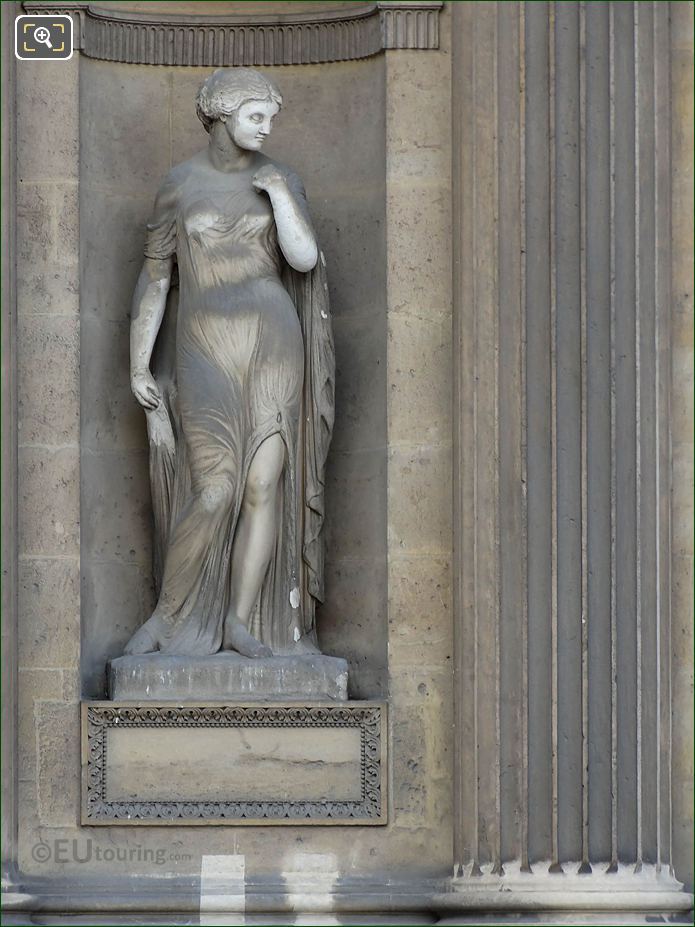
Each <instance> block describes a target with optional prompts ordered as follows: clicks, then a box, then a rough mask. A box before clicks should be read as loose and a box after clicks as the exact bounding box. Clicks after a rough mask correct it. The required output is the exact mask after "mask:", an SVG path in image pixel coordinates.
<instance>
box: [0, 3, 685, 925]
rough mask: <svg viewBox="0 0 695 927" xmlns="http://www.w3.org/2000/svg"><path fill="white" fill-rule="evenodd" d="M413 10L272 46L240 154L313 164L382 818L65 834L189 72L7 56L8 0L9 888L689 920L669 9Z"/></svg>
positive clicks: (332, 543) (112, 600)
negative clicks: (257, 134)
mask: <svg viewBox="0 0 695 927" xmlns="http://www.w3.org/2000/svg"><path fill="white" fill-rule="evenodd" d="M28 6H31V7H32V8H33V4H28ZM118 6H119V8H123V9H125V10H129V11H130V13H132V14H133V15H135V14H142V15H145V14H147V15H154V16H156V15H160V14H161V15H164V13H166V14H167V15H168V14H169V13H172V12H174V13H176V14H177V15H181V16H185V15H189V14H190V13H192V12H194V13H196V14H197V13H201V14H206V13H211V12H214V13H215V15H219V16H220V17H223V18H224V17H225V16H234V15H238V14H239V10H240V5H239V4H236V3H222V4H205V3H203V4H201V3H188V2H186V3H171V4H152V3H128V2H126V0H122V2H119V4H118ZM291 6H292V9H293V10H294V11H295V12H296V13H297V14H298V15H302V16H304V15H307V16H313V15H318V11H319V8H321V7H322V6H323V4H322V3H300V4H292V5H291ZM382 6H383V7H384V9H385V11H386V12H385V13H384V15H386V13H388V14H389V15H391V14H392V13H393V11H394V9H395V7H397V6H398V4H395V5H394V4H390V3H386V4H382ZM414 6H415V5H413V7H411V8H410V11H411V12H412V10H413V9H414ZM421 6H422V8H423V10H424V14H423V15H424V16H425V17H429V18H426V19H420V20H417V21H416V20H415V19H413V18H411V19H408V20H406V19H401V20H400V21H399V22H400V23H401V26H400V27H398V28H395V27H394V28H393V29H391V27H390V26H389V27H388V28H386V26H384V29H383V31H382V32H381V33H380V35H381V41H382V51H380V52H378V53H377V51H376V49H371V47H370V49H368V54H367V53H365V57H362V58H360V57H359V55H357V57H356V58H355V60H350V61H346V60H340V61H325V62H324V63H313V64H310V63H308V64H292V65H285V66H267V67H266V68H264V69H265V70H267V71H268V72H270V73H272V74H273V76H274V77H275V78H276V80H277V81H278V83H279V85H280V86H281V89H282V90H283V93H284V97H285V107H284V110H283V112H282V114H281V116H280V117H279V118H278V120H277V127H276V131H275V133H274V135H273V137H272V139H271V141H270V144H269V148H268V152H269V154H271V155H273V156H275V157H277V158H278V159H280V160H282V161H284V162H286V163H288V164H290V165H292V166H293V167H295V168H296V169H297V170H298V172H299V173H300V175H301V176H302V177H303V179H304V181H305V184H306V187H307V192H308V195H309V201H310V205H311V209H312V214H313V216H314V220H315V223H316V226H317V229H318V232H319V236H320V239H321V244H322V246H323V248H324V250H325V253H326V258H327V263H328V269H329V280H330V287H331V300H332V308H333V314H334V331H335V338H336V354H337V418H336V431H335V438H334V441H333V445H332V449H331V453H330V457H329V463H328V471H327V479H328V487H327V504H328V515H327V523H326V542H327V601H326V604H325V605H324V606H323V608H322V609H321V610H320V612H319V615H318V627H319V636H320V640H321V643H322V646H323V648H324V649H325V650H326V651H327V652H329V653H335V654H340V655H345V656H347V657H348V658H349V660H350V669H351V686H352V694H353V695H354V696H359V697H362V698H370V697H386V698H388V701H389V727H390V731H389V757H390V761H389V770H388V779H389V798H388V803H389V807H388V812H389V821H388V824H387V825H386V826H383V827H370V828H361V827H354V826H353V827H350V828H343V827H339V826H338V827H328V826H311V827H301V826H293V825H292V826H286V827H283V828H268V827H256V826H251V827H229V826H221V827H219V826H205V827H198V828H191V827H188V828H184V827H180V826H177V825H172V826H168V827H166V828H164V827H156V828H152V827H139V828H136V827H130V826H121V827H118V828H109V827H100V828H89V827H81V826H80V824H79V823H78V822H79V820H80V813H79V798H80V787H79V768H80V743H79V702H80V699H81V698H82V697H88V698H94V697H99V696H101V695H102V694H103V686H104V678H103V667H104V663H105V661H106V660H107V659H108V658H109V657H111V656H113V655H115V654H117V653H118V652H119V650H120V648H121V647H122V644H123V642H124V641H125V640H126V639H127V638H128V636H129V635H130V633H131V632H132V630H133V629H134V628H135V627H136V626H137V625H139V624H140V623H141V621H142V620H143V619H144V618H145V617H146V616H147V613H148V610H149V609H150V607H151V605H152V595H153V593H152V586H151V579H150V572H149V569H150V567H149V565H150V556H151V536H150V532H151V521H150V520H151V513H150V506H149V490H148V479H147V451H146V437H145V430H144V421H143V416H142V414H141V411H140V410H139V409H138V407H137V406H136V404H135V402H134V400H133V399H132V397H131V395H130V390H129V384H128V325H129V312H130V301H131V298H132V290H133V286H134V283H135V279H136V277H137V274H138V271H139V265H140V260H141V252H142V241H143V233H144V223H145V222H146V220H147V216H148V213H149V210H150V207H151V203H152V200H153V197H154V194H155V191H156V189H157V186H158V184H159V182H160V180H161V178H162V177H163V175H164V174H165V173H166V172H167V171H168V169H169V167H170V166H171V165H172V164H174V163H177V162H179V161H181V160H183V159H185V158H186V157H188V156H190V154H192V153H193V152H194V151H196V150H197V149H198V148H200V147H202V145H204V143H205V135H204V133H203V130H202V128H201V126H200V125H199V123H198V121H197V119H196V116H195V112H194V108H193V102H192V101H193V95H194V92H195V89H196V88H197V86H198V84H199V83H200V80H201V79H202V77H203V76H204V75H205V74H206V73H207V72H208V70H209V68H207V67H198V66H195V67H193V66H188V65H185V66H184V65H177V66H174V65H154V64H137V63H126V62H117V61H106V60H101V59H99V58H98V57H93V56H92V55H91V54H90V55H88V54H87V53H86V51H85V50H84V49H83V50H82V51H80V50H78V51H77V52H76V53H75V55H74V57H73V59H72V60H71V61H68V62H61V63H38V62H36V63H35V64H34V65H33V66H32V67H31V68H30V67H28V66H27V67H24V66H23V65H21V64H20V63H17V62H15V60H14V58H13V56H12V49H11V41H12V20H13V17H14V15H15V14H16V13H18V12H21V9H20V6H19V4H15V3H3V4H2V15H3V17H4V18H3V26H4V28H3V42H4V43H5V46H4V51H5V52H6V54H4V55H3V65H2V66H3V84H4V87H5V93H7V92H8V90H7V88H8V87H15V88H16V93H15V95H14V96H13V97H12V99H11V104H12V105H11V106H9V107H8V110H9V118H7V119H3V122H2V132H3V135H2V144H3V158H4V163H5V164H6V165H7V166H8V170H7V171H6V172H5V174H4V177H3V184H4V186H3V230H4V231H5V232H6V234H5V235H3V254H2V259H3V287H4V290H3V296H4V301H3V302H4V306H5V307H6V310H5V312H4V314H3V318H2V323H3V358H2V359H3V417H2V427H3V479H4V480H5V485H6V486H9V487H10V489H11V492H10V493H9V504H8V505H6V506H3V545H4V546H3V550H4V551H5V552H7V556H6V557H4V564H5V566H4V570H5V582H4V586H3V619H4V621H5V625H4V630H3V660H4V666H6V667H7V668H8V671H7V672H6V673H4V674H3V684H4V686H5V690H4V691H5V697H4V699H3V712H4V713H5V714H4V717H5V719H6V722H7V723H6V724H5V726H4V730H3V737H4V738H6V739H7V742H8V748H9V749H8V750H6V751H5V756H4V758H3V762H4V763H5V764H6V766H5V767H4V776H3V783H4V787H5V789H6V790H7V794H8V801H6V802H5V807H6V808H7V809H10V810H9V812H8V813H7V814H6V817H5V821H4V826H5V828H6V840H5V846H6V848H7V852H8V857H9V862H8V865H7V872H8V876H9V883H10V887H11V888H10V890H11V892H13V893H14V894H12V895H11V896H9V898H8V903H10V904H15V906H16V907H18V908H19V909H21V910H23V911H43V912H51V911H53V912H59V913H64V912H66V911H71V912H74V911H82V912H87V914H88V915H89V914H92V913H93V912H94V911H98V910H102V911H103V910H107V911H112V912H121V913H123V912H128V911H130V912H131V913H132V916H134V917H140V918H142V917H143V912H145V911H148V912H150V913H152V914H153V913H154V912H160V914H161V913H162V912H165V913H164V915H163V916H168V915H167V913H166V912H171V911H175V912H178V913H177V915H176V917H178V919H179V920H181V921H184V920H186V919H188V920H189V921H190V919H194V920H195V921H196V922H197V921H198V920H199V921H200V923H206V922H210V923H212V922H214V920H215V917H217V918H218V920H219V918H220V916H222V917H224V918H227V919H226V920H225V922H231V921H230V920H229V917H230V915H229V914H227V915H219V911H220V910H222V911H227V912H230V911H231V912H239V911H244V910H245V911H247V912H257V913H258V912H260V913H265V914H268V913H269V912H271V911H275V912H284V913H283V914H282V916H284V917H286V918H290V919H291V918H293V917H294V916H295V913H294V912H297V911H303V912H307V911H313V912H320V911H323V912H326V911H328V912H336V911H342V912H351V914H350V916H357V913H356V912H362V913H364V912H367V914H368V916H370V915H372V914H373V912H380V913H382V914H383V913H385V912H391V913H390V916H389V921H390V922H395V918H396V917H397V914H396V913H395V912H405V916H406V917H408V918H410V920H409V921H408V922H413V919H415V920H417V922H418V923H435V922H437V921H438V918H439V917H440V916H441V915H442V914H445V912H447V911H449V912H451V911H453V912H461V911H468V912H470V911H471V910H486V911H488V910H491V909H495V910H498V909H500V908H504V909H506V910H509V911H514V912H518V911H520V910H524V909H526V910H527V909H534V910H535V909H538V908H539V907H541V908H546V909H547V908H550V909H553V910H557V909H558V908H564V909H566V910H567V909H569V910H576V909H579V908H587V907H589V908H591V909H592V910H593V909H595V908H597V907H598V908H600V909H602V910H608V909H616V908H619V909H620V908H623V909H625V908H627V909H629V910H632V911H635V910H640V911H647V910H652V911H657V912H663V911H666V910H678V909H680V908H683V907H684V906H687V904H688V903H689V902H688V899H687V897H685V896H683V895H682V894H681V893H679V892H678V890H677V889H678V886H677V884H676V883H675V881H674V879H673V875H674V873H675V876H676V877H678V878H680V879H681V880H683V881H685V882H686V883H687V885H688V886H690V887H691V886H692V859H691V853H690V847H691V845H692V731H691V724H690V723H689V722H690V721H691V719H692V647H691V646H690V644H691V641H692V589H691V586H692V582H691V578H692V503H691V484H692V416H691V415H690V413H689V412H688V410H689V409H690V405H689V403H691V402H692V398H691V393H692V390H691V381H692V291H691V287H690V282H691V278H692V247H691V242H692V211H691V209H690V202H691V196H692V164H691V162H692V132H691V131H690V129H687V131H686V127H688V126H691V124H692V81H691V59H692V7H691V5H690V4H689V3H686V2H680V0H676V2H674V3H670V4H668V5H666V4H663V3H658V2H657V3H653V4H651V3H636V4H625V3H622V4H620V3H614V4H599V3H588V4H579V3H561V4H560V3H558V4H556V3H548V4H546V3H542V4H541V3H530V4H524V3H492V2H489V3H488V2H486V3H456V4H445V5H444V7H443V9H442V10H441V12H440V13H438V14H436V15H438V23H439V39H438V41H435V40H434V38H433V36H434V32H433V31H432V22H433V20H432V18H431V14H432V12H433V10H434V11H435V13H436V8H437V4H436V3H435V4H428V3H423V4H421ZM339 7H340V8H341V9H343V8H345V9H347V8H350V9H358V8H359V9H363V12H364V9H365V8H364V5H363V4H361V3H357V4H355V3H352V4H348V3H345V4H342V3H341V4H336V5H334V7H333V10H334V11H335V10H337V9H338V8H339ZM61 8H65V9H68V8H70V9H72V11H73V14H74V16H75V20H76V22H77V21H78V20H79V21H81V22H83V20H84V15H85V9H86V7H85V4H84V3H77V4H63V5H62V7H61ZM163 8H166V9H163ZM288 8H289V7H288V4H286V3H272V4H265V3H264V4H260V3H258V4H257V3H251V4H244V7H243V9H244V11H245V15H247V16H252V15H255V14H257V13H259V12H271V11H272V12H273V13H286V12H287V10H288ZM370 9H371V8H370ZM375 13H376V14H377V15H378V10H377V9H376V8H374V9H373V10H371V12H368V15H369V16H372V15H373V14H375ZM365 15H366V14H365ZM423 22H424V23H425V24H426V28H424V29H423V28H422V23H423ZM401 27H402V28H401ZM370 35H372V39H373V34H372V33H370ZM78 36H79V37H81V38H84V34H83V33H82V32H80V31H79V30H78ZM370 41H371V39H370ZM383 48H385V49H386V50H383ZM636 100H637V101H638V103H639V106H636V105H635V101H636ZM15 155H16V158H15ZM657 562H658V569H657ZM587 619H588V621H587ZM13 748H15V749H14V750H13ZM616 780H617V785H618V786H619V788H617V789H616V788H615V786H616ZM55 841H65V843H64V844H60V846H61V847H68V850H67V851H62V855H61V854H60V853H59V852H57V850H56V848H57V846H58V844H56V842H55ZM73 841H75V843H74V844H73ZM37 846H41V847H43V846H47V847H48V850H49V856H48V857H46V856H45V855H42V853H43V851H40V852H38V853H37V851H36V847H37ZM73 846H74V847H75V848H76V852H77V856H76V855H75V851H74V850H73V849H71V848H72V847H73ZM107 851H108V854H107ZM105 854H106V855H105ZM162 854H164V856H162ZM87 855H88V857H89V858H88V859H85V857H86V856H87ZM590 871H591V878H587V877H588V876H589V872H590ZM561 873H563V874H562V875H561ZM452 874H453V876H454V878H453V879H452V878H451V876H452ZM215 909H216V910H217V912H218V913H215ZM111 916H112V917H116V916H118V915H117V914H112V915H111ZM324 916H325V915H324ZM331 916H333V915H331ZM17 917H18V918H19V920H17V923H24V922H25V921H24V920H22V918H26V917H28V915H25V914H19V915H17Z"/></svg>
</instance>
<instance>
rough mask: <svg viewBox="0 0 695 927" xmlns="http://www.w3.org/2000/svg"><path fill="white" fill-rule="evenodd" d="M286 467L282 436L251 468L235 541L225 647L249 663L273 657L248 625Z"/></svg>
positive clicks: (273, 439)
mask: <svg viewBox="0 0 695 927" xmlns="http://www.w3.org/2000/svg"><path fill="white" fill-rule="evenodd" d="M284 463H285V443H284V441H283V440H282V438H281V436H280V435H279V434H275V435H271V436H270V437H269V438H267V439H266V440H265V441H264V442H263V443H262V444H261V446H260V447H259V448H258V450H257V451H256V453H255V455H254V458H253V461H252V462H251V466H250V468H249V474H248V477H247V480H246V488H245V490H244V499H243V501H242V505H241V512H240V513H239V519H238V521H237V526H236V532H235V535H234V544H233V547H232V571H231V573H232V579H231V600H230V606H229V614H228V615H227V619H226V621H225V627H224V641H223V644H222V646H223V647H224V648H225V649H227V650H229V649H232V650H236V651H238V652H239V653H241V654H244V656H247V657H269V656H272V651H271V650H270V648H269V647H266V646H265V645H264V644H261V643H260V641H257V640H256V638H255V637H253V636H252V635H251V634H249V632H248V625H249V619H250V617H251V610H252V609H253V607H254V605H255V603H256V599H257V598H258V593H259V592H260V589H261V584H262V582H263V578H264V577H265V574H266V571H267V569H268V564H269V563H270V558H271V555H272V553H273V548H274V546H275V541H276V519H275V508H276V501H277V493H278V487H279V484H280V477H281V475H282V468H283V466H284Z"/></svg>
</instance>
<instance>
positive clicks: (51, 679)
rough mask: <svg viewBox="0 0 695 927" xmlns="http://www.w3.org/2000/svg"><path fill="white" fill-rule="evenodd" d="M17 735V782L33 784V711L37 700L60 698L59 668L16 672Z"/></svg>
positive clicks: (34, 746)
mask: <svg viewBox="0 0 695 927" xmlns="http://www.w3.org/2000/svg"><path fill="white" fill-rule="evenodd" d="M17 688H18V696H19V705H18V714H19V726H18V734H17V746H18V757H17V765H18V775H19V779H20V781H25V780H30V781H32V782H35V781H36V710H37V703H38V702H39V701H40V700H46V699H50V700H53V701H59V700H60V699H62V697H63V672H62V670H59V669H38V670H37V669H27V670H24V669H20V671H19V673H18V687H17Z"/></svg>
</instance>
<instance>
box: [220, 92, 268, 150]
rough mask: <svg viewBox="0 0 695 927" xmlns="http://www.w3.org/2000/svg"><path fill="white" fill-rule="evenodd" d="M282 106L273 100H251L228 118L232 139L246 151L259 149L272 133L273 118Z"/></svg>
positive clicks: (227, 122)
mask: <svg viewBox="0 0 695 927" xmlns="http://www.w3.org/2000/svg"><path fill="white" fill-rule="evenodd" d="M279 110H280V107H279V106H278V105H277V103H274V102H273V101H272V100H250V101H249V102H248V103H242V104H241V106H240V107H239V109H238V110H237V111H236V112H235V113H234V114H233V115H232V116H229V117H227V118H226V124H227V131H228V132H229V134H230V136H231V138H232V141H233V142H234V144H235V145H238V146H239V148H244V149H246V151H259V150H260V148H261V147H262V145H263V142H264V141H265V140H266V138H267V137H268V136H269V135H270V130H271V128H272V125H273V119H274V117H275V116H276V115H277V114H278V112H279Z"/></svg>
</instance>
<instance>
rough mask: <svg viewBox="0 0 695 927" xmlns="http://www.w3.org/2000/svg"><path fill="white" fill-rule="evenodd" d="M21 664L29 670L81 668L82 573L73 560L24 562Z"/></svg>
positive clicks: (39, 558) (21, 602) (20, 590)
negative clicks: (79, 646) (77, 643)
mask: <svg viewBox="0 0 695 927" xmlns="http://www.w3.org/2000/svg"><path fill="white" fill-rule="evenodd" d="M19 604H20V608H21V612H22V621H21V623H20V626H19V664H20V666H21V667H26V668H32V669H35V668H42V669H46V668H51V669H53V668H56V669H58V668H63V667H72V668H75V667H77V666H79V649H78V647H76V646H75V644H76V642H77V641H79V635H80V571H79V564H78V563H77V561H76V558H73V557H36V558H33V557H32V558H28V559H24V560H21V561H20V564H19Z"/></svg>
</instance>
